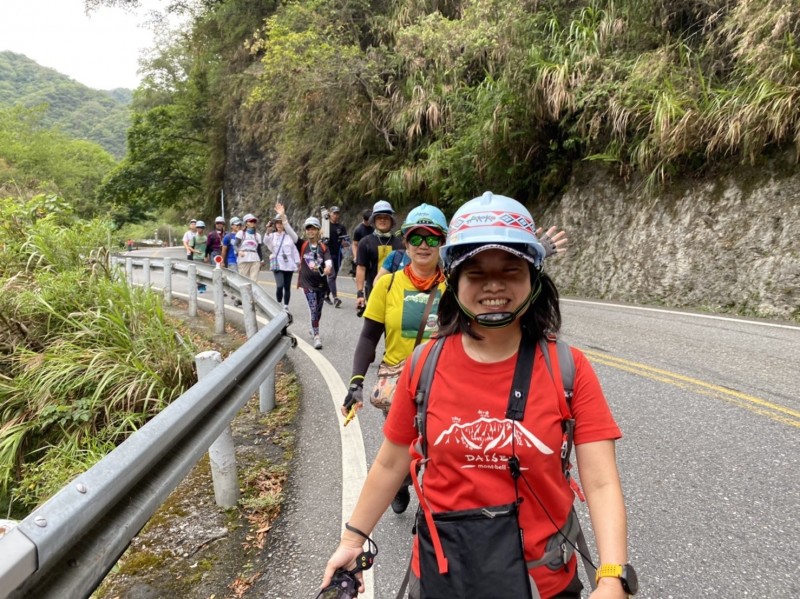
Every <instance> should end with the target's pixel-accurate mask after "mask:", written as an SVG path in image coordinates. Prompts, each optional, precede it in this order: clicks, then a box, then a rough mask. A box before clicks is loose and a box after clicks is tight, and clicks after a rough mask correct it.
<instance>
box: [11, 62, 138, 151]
mask: <svg viewBox="0 0 800 599" xmlns="http://www.w3.org/2000/svg"><path fill="white" fill-rule="evenodd" d="M132 99H133V91H132V90H128V89H125V88H116V89H112V90H97V89H93V88H90V87H88V86H86V85H84V84H82V83H80V82H78V81H75V80H74V79H72V78H71V77H69V76H68V75H65V74H63V73H60V72H59V71H57V70H55V69H52V68H49V67H45V66H42V65H40V64H39V63H37V62H36V61H35V60H33V59H31V58H28V57H27V56H25V55H24V54H18V53H16V52H12V51H10V50H3V51H0V106H8V107H11V106H17V105H22V106H25V107H29V108H31V107H34V106H40V105H42V104H46V105H47V110H46V113H45V117H44V119H43V123H44V124H45V125H47V126H53V127H57V128H59V129H61V130H62V131H63V132H64V133H66V134H67V135H69V136H71V137H75V138H76V139H85V140H88V141H93V142H95V143H97V144H99V145H100V146H102V147H103V148H105V149H106V150H107V151H108V152H109V153H110V154H111V155H112V156H114V157H115V158H117V159H120V158H122V157H123V156H124V155H125V151H126V134H127V130H128V127H129V126H130V112H129V106H130V103H131V101H132Z"/></svg>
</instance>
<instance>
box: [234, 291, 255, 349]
mask: <svg viewBox="0 0 800 599" xmlns="http://www.w3.org/2000/svg"><path fill="white" fill-rule="evenodd" d="M239 295H241V296H242V316H243V318H244V334H245V335H247V338H248V339H250V337H252V336H253V335H255V334H256V333H258V321H257V320H256V307H255V304H254V303H253V286H252V285H251V284H250V283H245V284H244V285H242V286H241V287H239Z"/></svg>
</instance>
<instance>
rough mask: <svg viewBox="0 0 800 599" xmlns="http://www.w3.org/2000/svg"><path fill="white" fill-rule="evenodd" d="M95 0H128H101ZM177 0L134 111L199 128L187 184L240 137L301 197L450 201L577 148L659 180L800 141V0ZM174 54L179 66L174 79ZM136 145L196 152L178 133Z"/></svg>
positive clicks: (212, 179)
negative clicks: (182, 16)
mask: <svg viewBox="0 0 800 599" xmlns="http://www.w3.org/2000/svg"><path fill="white" fill-rule="evenodd" d="M99 3H102V4H129V3H127V2H125V1H124V0H95V1H93V2H90V3H89V4H99ZM164 7H165V10H191V11H192V13H191V14H192V15H193V18H192V20H191V22H190V25H189V26H188V28H187V30H186V31H185V32H184V34H183V35H181V36H179V37H178V38H176V40H175V41H174V43H167V44H165V45H163V46H162V47H161V48H160V49H159V59H158V60H154V61H153V62H152V63H151V64H150V69H151V75H152V77H151V79H150V83H148V86H147V87H148V91H147V92H145V94H144V96H142V97H145V96H146V97H148V98H150V100H152V101H151V102H149V103H147V102H143V103H142V104H140V105H139V107H138V108H137V110H139V111H140V112H143V111H147V110H152V109H153V107H154V105H156V104H157V105H158V106H159V107H160V108H159V109H160V110H167V106H172V107H173V108H172V109H171V110H176V111H177V112H178V113H179V114H180V115H181V116H180V118H179V119H178V122H180V123H182V124H186V125H187V126H188V127H189V128H188V129H184V132H188V131H191V132H192V135H189V136H188V137H190V138H191V139H197V140H200V139H202V140H203V143H204V144H205V145H204V146H203V147H204V149H203V150H201V149H200V147H201V146H200V145H195V144H193V143H189V144H186V145H184V146H183V151H185V152H187V159H189V160H191V162H192V164H193V165H194V166H195V167H196V168H195V169H192V172H193V173H195V174H196V175H197V176H196V177H193V178H192V180H193V181H195V180H197V181H200V185H201V186H202V190H200V191H198V193H197V194H194V193H193V192H192V193H191V194H188V193H187V194H185V195H184V196H182V197H183V198H184V201H187V202H188V201H194V202H197V201H198V198H201V197H205V198H209V197H212V196H213V195H214V194H215V193H216V191H217V190H218V189H219V188H220V187H221V186H222V181H223V179H224V178H225V176H226V175H225V169H226V164H229V163H230V160H229V159H230V153H231V152H232V151H234V150H235V151H240V152H249V153H250V155H253V156H260V157H261V160H262V161H264V163H265V164H266V170H267V179H268V183H267V184H268V185H270V186H273V187H278V188H280V189H282V190H283V191H284V192H286V193H287V194H288V195H289V196H290V197H292V198H293V199H294V201H296V202H298V203H299V204H300V205H311V204H313V202H314V201H315V198H320V197H325V196H326V195H330V194H335V195H336V197H337V198H338V200H339V202H340V203H344V204H347V203H348V202H352V203H358V204H359V205H360V204H361V203H363V198H364V197H368V198H369V197H372V198H375V197H388V198H389V199H392V200H393V201H395V202H396V203H397V204H398V205H399V206H401V207H402V206H403V205H405V204H406V203H408V202H419V201H423V200H424V201H428V202H433V203H436V204H439V205H441V206H443V207H447V206H448V205H450V204H451V203H458V202H461V201H462V200H463V199H464V198H466V197H472V196H473V195H475V194H477V193H479V192H480V191H482V190H484V189H489V188H491V189H494V190H496V191H499V192H500V191H502V192H505V193H508V194H510V195H513V196H515V197H518V198H520V199H522V200H532V199H535V198H540V197H548V196H550V195H555V194H557V193H558V192H559V191H560V190H561V189H562V188H563V186H564V185H565V183H566V181H567V180H568V176H569V173H570V171H571V169H572V166H573V165H574V164H575V163H576V162H577V161H581V160H595V161H603V162H607V163H609V164H611V165H614V167H615V168H616V169H617V170H618V172H619V173H620V176H622V177H628V176H631V175H633V174H641V175H642V176H645V177H647V178H648V181H649V183H650V185H651V187H656V186H658V185H660V184H661V183H662V182H664V181H666V180H668V179H669V178H670V177H672V176H674V174H675V173H676V172H679V171H681V172H683V171H686V170H689V171H693V170H696V169H702V168H704V167H706V166H708V165H713V164H718V163H727V162H733V163H736V162H743V161H746V162H753V161H755V160H756V159H757V157H758V156H759V155H760V154H762V153H763V152H765V151H767V150H768V149H769V148H771V147H774V146H786V145H790V144H794V145H795V146H796V147H797V148H798V149H800V112H798V111H797V110H796V109H793V107H796V106H797V105H798V101H800V55H799V54H798V49H797V40H798V36H800V2H797V1H796V0H793V1H792V2H783V1H781V0H655V1H653V2H640V1H638V0H585V1H579V2H576V1H573V0H551V1H549V2H541V1H538V0H524V1H522V2H520V1H519V0H446V1H445V2H439V1H436V2H432V1H430V0H401V1H399V2H388V1H378V2H368V1H367V0H294V1H292V2H285V3H281V4H278V3H275V4H272V3H270V2H261V1H257V0H217V1H212V0H205V1H200V0H198V1H196V2H194V3H191V2H190V3H185V2H177V1H174V0H165V2H164ZM168 65H169V66H171V67H175V66H176V65H179V66H180V69H177V70H176V69H173V70H172V72H171V73H170V77H167V78H160V77H161V76H162V75H164V76H166V74H167V70H168V69H167V66H168ZM178 73H179V75H178ZM169 80H172V81H173V82H178V83H179V84H178V85H172V86H167V85H165V84H163V82H164V81H169ZM156 91H157V93H156ZM142 118H144V122H150V121H151V120H152V119H149V118H145V117H143V114H140V115H139V116H138V117H137V119H140V120H137V123H141V122H143V121H142V120H141V119H142ZM137 131H139V130H138V129H137V128H136V127H134V129H133V130H132V133H133V135H138V133H137ZM201 133H202V135H201ZM142 147H146V148H148V151H152V152H156V153H158V152H160V151H161V150H160V149H159V148H161V147H163V148H164V151H165V154H164V156H165V159H164V162H165V163H166V164H184V163H183V161H181V160H175V159H174V152H175V150H176V148H174V147H171V146H170V145H169V144H163V145H161V144H157V143H148V144H144V143H143V144H142ZM180 149H181V148H177V150H180ZM201 154H202V156H201ZM148 161H149V162H148ZM154 161H157V158H156V157H153V156H148V157H147V158H145V157H144V156H143V155H140V156H139V157H137V158H132V159H131V161H130V164H129V166H130V167H131V168H134V163H140V165H142V166H144V165H145V164H153V163H154ZM187 189H194V188H190V187H187ZM148 193H150V192H148ZM153 193H154V192H153Z"/></svg>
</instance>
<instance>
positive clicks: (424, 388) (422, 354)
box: [409, 337, 445, 456]
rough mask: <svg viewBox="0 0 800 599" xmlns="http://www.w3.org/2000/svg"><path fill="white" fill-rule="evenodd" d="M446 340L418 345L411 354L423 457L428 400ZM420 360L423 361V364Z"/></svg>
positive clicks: (413, 386)
mask: <svg viewBox="0 0 800 599" xmlns="http://www.w3.org/2000/svg"><path fill="white" fill-rule="evenodd" d="M444 340H445V337H436V338H435V339H432V340H431V341H430V342H429V343H425V344H424V345H418V346H417V347H416V348H415V349H414V352H413V353H412V354H411V367H410V368H411V369H410V371H409V381H410V383H411V385H410V386H411V390H412V391H413V394H414V400H415V401H416V403H417V416H416V418H415V419H414V426H416V428H417V432H418V433H419V439H420V447H418V448H417V450H418V451H419V453H420V455H422V456H425V455H426V452H427V443H426V441H425V423H426V420H427V415H428V398H429V396H430V390H431V385H432V384H433V373H434V372H435V371H436V363H437V362H438V361H439V354H440V353H442V346H443V345H444ZM420 360H422V363H421V364H420Z"/></svg>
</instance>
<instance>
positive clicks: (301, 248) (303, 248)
mask: <svg viewBox="0 0 800 599" xmlns="http://www.w3.org/2000/svg"><path fill="white" fill-rule="evenodd" d="M307 247H308V240H306V241H304V242H303V244H302V245H301V246H300V255H301V256H302V255H303V254H305V253H306V248H307Z"/></svg>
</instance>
